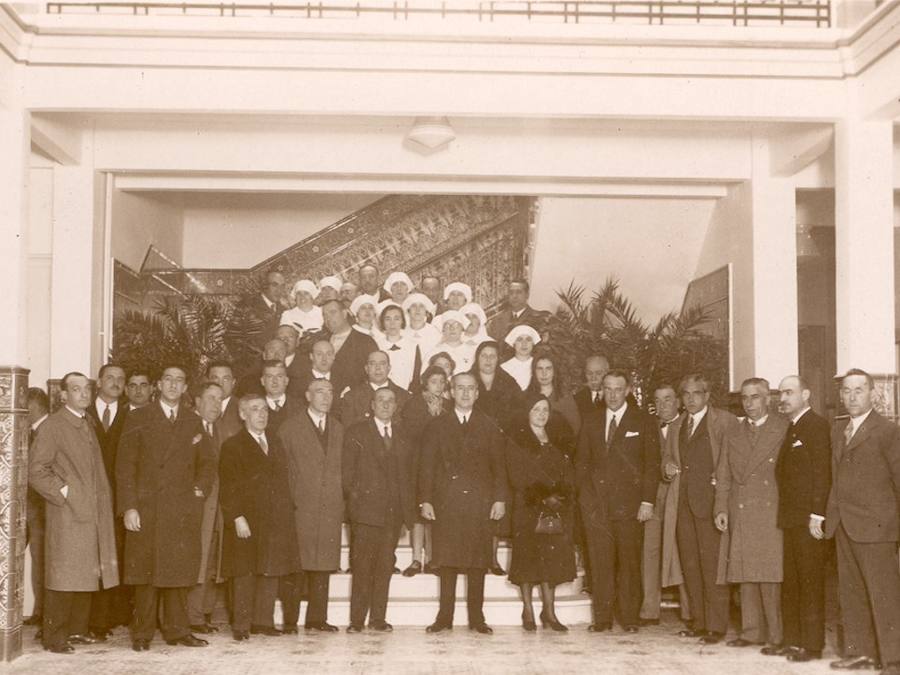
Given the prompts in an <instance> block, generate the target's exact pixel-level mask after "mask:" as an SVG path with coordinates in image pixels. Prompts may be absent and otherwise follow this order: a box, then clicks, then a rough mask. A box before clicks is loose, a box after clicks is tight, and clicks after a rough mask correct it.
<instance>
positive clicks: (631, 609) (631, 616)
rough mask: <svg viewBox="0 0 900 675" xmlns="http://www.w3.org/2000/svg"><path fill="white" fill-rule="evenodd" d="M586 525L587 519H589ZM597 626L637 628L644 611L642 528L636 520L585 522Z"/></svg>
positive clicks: (593, 606) (593, 605) (592, 597)
mask: <svg viewBox="0 0 900 675" xmlns="http://www.w3.org/2000/svg"><path fill="white" fill-rule="evenodd" d="M586 521H587V519H586ZM585 527H586V534H587V540H588V551H589V552H590V556H591V606H592V608H593V614H594V623H596V624H601V623H612V620H613V609H615V614H616V615H617V617H618V619H619V623H620V624H622V625H623V626H636V625H638V623H639V621H640V617H639V615H640V611H641V554H642V547H643V525H642V523H640V522H639V521H638V520H637V518H633V519H632V518H630V519H628V520H607V521H605V522H585Z"/></svg>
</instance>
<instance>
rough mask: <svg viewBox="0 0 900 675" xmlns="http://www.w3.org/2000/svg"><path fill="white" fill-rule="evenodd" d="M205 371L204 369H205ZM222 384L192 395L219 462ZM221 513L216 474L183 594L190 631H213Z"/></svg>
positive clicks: (205, 385) (203, 387) (205, 386)
mask: <svg viewBox="0 0 900 675" xmlns="http://www.w3.org/2000/svg"><path fill="white" fill-rule="evenodd" d="M207 370H208V369H207ZM222 393H223V392H222V387H221V386H220V385H219V384H217V383H216V382H212V381H208V382H205V383H203V384H202V385H201V386H200V388H199V389H198V390H197V392H196V395H195V396H194V412H195V413H196V414H197V415H198V416H199V417H200V420H201V422H202V424H203V433H204V434H206V436H207V438H208V439H209V441H210V444H211V446H212V449H213V453H214V454H215V456H216V462H218V461H219V449H220V448H221V447H222V442H223V440H224V439H223V438H222V436H221V424H219V420H220V418H221V415H222ZM221 538H222V515H221V513H220V512H219V474H218V472H217V473H216V478H215V480H214V481H213V486H212V488H211V489H210V491H209V494H208V495H206V499H205V500H204V502H203V517H202V520H201V522H200V572H199V574H198V575H197V583H196V584H195V585H194V586H193V587H191V589H190V591H188V595H187V610H188V621H189V622H190V627H191V632H193V633H216V632H218V630H219V629H218V628H216V627H215V626H214V625H213V623H212V613H213V610H214V609H215V608H216V580H217V578H218V577H219V565H220V564H221V559H220V552H221Z"/></svg>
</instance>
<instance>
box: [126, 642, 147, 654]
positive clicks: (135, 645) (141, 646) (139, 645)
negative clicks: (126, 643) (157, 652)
mask: <svg viewBox="0 0 900 675" xmlns="http://www.w3.org/2000/svg"><path fill="white" fill-rule="evenodd" d="M131 648H132V649H133V650H134V651H136V652H146V651H149V650H150V640H135V641H134V642H132V643H131Z"/></svg>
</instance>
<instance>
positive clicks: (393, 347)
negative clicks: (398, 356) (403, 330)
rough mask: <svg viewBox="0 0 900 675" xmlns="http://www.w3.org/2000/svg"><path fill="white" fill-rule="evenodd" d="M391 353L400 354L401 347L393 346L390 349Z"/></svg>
mask: <svg viewBox="0 0 900 675" xmlns="http://www.w3.org/2000/svg"><path fill="white" fill-rule="evenodd" d="M389 351H392V352H399V351H400V347H398V346H397V345H391V348H390V350H389Z"/></svg>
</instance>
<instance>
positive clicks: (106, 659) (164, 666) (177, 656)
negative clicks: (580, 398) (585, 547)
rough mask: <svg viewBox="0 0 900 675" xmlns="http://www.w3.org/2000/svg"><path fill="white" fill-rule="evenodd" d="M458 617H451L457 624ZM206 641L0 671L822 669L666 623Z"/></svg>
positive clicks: (737, 674) (47, 658)
mask: <svg viewBox="0 0 900 675" xmlns="http://www.w3.org/2000/svg"><path fill="white" fill-rule="evenodd" d="M457 620H459V618H458V619H457ZM221 628H222V631H223V632H221V633H218V634H217V635H214V636H212V638H211V640H210V645H209V646H208V647H205V648H199V649H190V648H186V647H167V646H166V645H165V643H163V642H162V640H160V639H159V638H157V639H156V640H155V641H154V642H153V644H152V646H151V650H150V651H149V652H140V653H136V652H133V651H131V649H130V645H131V643H130V640H129V639H128V637H127V634H126V633H125V631H124V629H121V628H120V629H119V630H118V632H117V633H116V635H114V637H113V638H112V639H111V640H110V641H109V642H108V643H106V644H103V645H99V646H95V647H91V646H85V647H79V648H78V651H77V653H76V654H74V655H69V656H58V655H53V654H50V653H49V652H44V651H42V650H41V648H40V645H39V644H38V643H36V642H35V641H34V640H33V639H32V636H33V633H34V629H33V628H27V629H26V636H25V641H26V646H25V649H26V653H25V655H24V656H22V657H21V658H20V659H18V660H16V661H15V662H14V663H13V664H12V665H11V666H9V667H8V668H7V669H4V670H6V672H11V673H28V675H41V674H47V675H63V674H64V673H70V672H78V673H81V674H84V675H96V674H100V673H128V674H129V675H140V674H143V673H164V674H165V675H188V674H190V675H194V674H196V673H216V674H217V675H237V674H239V673H248V674H251V673H252V674H253V675H273V674H276V673H288V672H290V673H297V672H303V673H315V674H316V675H318V674H320V673H359V674H362V673H365V674H366V675H377V674H381V673H384V674H386V675H387V674H391V675H406V674H412V673H427V674H431V675H436V674H442V673H454V674H455V673H516V675H520V674H522V675H526V674H528V673H553V674H554V675H575V674H576V673H615V674H616V675H620V674H621V675H627V674H630V673H634V674H636V675H637V674H640V675H649V674H651V673H688V674H690V675H704V674H709V675H713V674H715V675H719V674H721V673H727V674H728V675H741V674H745V673H746V674H748V675H749V674H755V673H760V674H763V673H765V674H766V675H771V674H776V673H777V674H780V673H796V674H798V675H806V674H813V673H826V672H829V668H828V661H829V660H830V659H831V658H834V655H833V651H831V650H828V652H827V653H826V658H825V659H824V660H822V661H818V662H814V663H808V664H791V663H789V662H787V661H785V660H784V659H781V658H774V657H766V656H762V655H761V654H760V653H759V652H758V650H757V649H735V648H731V647H727V646H725V645H724V644H721V645H715V646H712V647H705V646H701V645H699V644H697V642H696V641H695V640H684V639H681V638H678V637H676V636H675V635H674V633H675V632H676V631H677V630H678V629H679V628H680V624H679V623H678V622H677V620H676V619H675V617H674V616H665V617H664V621H663V625H660V626H654V627H651V628H645V629H642V630H641V632H640V633H638V634H637V635H627V634H625V633H623V632H621V631H620V630H618V629H616V630H615V631H614V632H612V633H604V634H602V635H594V634H591V633H588V632H587V631H586V626H584V625H578V626H572V627H571V630H570V632H569V633H565V634H557V633H552V632H550V631H549V630H541V629H538V632H537V633H532V634H529V633H525V632H523V631H522V630H521V629H520V628H513V627H503V628H497V629H496V630H495V633H494V635H492V636H481V635H477V634H475V633H470V632H469V631H468V630H467V629H466V627H465V625H458V626H457V627H456V628H455V629H454V630H453V632H452V633H449V634H441V635H435V636H433V635H427V634H426V633H425V631H424V630H423V629H422V628H397V629H396V630H395V631H394V633H392V634H389V635H384V634H374V633H367V634H362V635H347V634H346V633H345V632H343V631H341V632H340V633H335V634H328V635H321V634H311V635H306V634H304V633H303V631H302V630H301V632H300V635H299V636H281V637H268V638H264V637H257V636H254V637H253V638H251V640H250V641H249V642H243V643H237V642H234V641H233V640H232V639H231V633H230V631H229V630H228V627H227V626H226V625H222V627H221Z"/></svg>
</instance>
